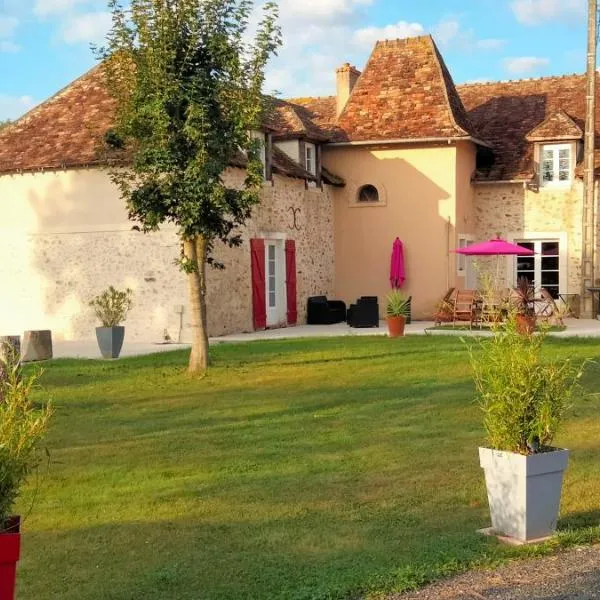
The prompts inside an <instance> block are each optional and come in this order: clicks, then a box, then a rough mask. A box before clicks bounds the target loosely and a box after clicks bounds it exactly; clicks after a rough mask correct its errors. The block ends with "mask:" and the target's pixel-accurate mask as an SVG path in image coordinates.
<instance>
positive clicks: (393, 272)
mask: <svg viewBox="0 0 600 600" xmlns="http://www.w3.org/2000/svg"><path fill="white" fill-rule="evenodd" d="M405 280H406V275H405V273H404V247H403V246H402V242H401V241H400V238H396V240H395V241H394V246H393V247H392V261H391V267H390V283H391V285H392V288H393V289H396V288H399V287H401V286H402V284H403V283H404V281H405Z"/></svg>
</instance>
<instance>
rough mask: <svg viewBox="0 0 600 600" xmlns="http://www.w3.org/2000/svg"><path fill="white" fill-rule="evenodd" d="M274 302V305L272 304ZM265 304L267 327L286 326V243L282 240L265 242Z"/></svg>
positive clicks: (267, 240)
mask: <svg viewBox="0 0 600 600" xmlns="http://www.w3.org/2000/svg"><path fill="white" fill-rule="evenodd" d="M273 263H274V264H273ZM273 267H274V273H273ZM273 287H274V289H273ZM272 292H274V295H273V293H272ZM273 300H274V302H275V303H274V305H273V304H272V303H273ZM265 304H266V307H265V308H266V313H267V327H279V326H282V325H286V323H287V289H286V277H285V242H284V240H281V239H266V240H265Z"/></svg>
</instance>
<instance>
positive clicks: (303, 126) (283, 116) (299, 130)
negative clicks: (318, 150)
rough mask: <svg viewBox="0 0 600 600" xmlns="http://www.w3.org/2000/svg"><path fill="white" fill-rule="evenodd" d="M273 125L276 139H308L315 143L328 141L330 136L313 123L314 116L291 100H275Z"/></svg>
mask: <svg viewBox="0 0 600 600" xmlns="http://www.w3.org/2000/svg"><path fill="white" fill-rule="evenodd" d="M274 108H275V110H274V115H273V118H272V119H271V124H272V125H273V128H274V130H275V131H274V133H273V138H274V139H286V138H294V137H298V138H306V139H310V140H313V141H317V142H318V141H326V140H328V139H329V137H330V135H328V134H327V132H326V131H325V130H323V129H321V128H320V127H319V126H318V124H316V123H315V122H313V120H312V114H311V112H310V111H308V110H307V109H306V107H304V106H302V105H301V104H295V103H294V102H293V101H291V100H280V99H277V100H275V106H274Z"/></svg>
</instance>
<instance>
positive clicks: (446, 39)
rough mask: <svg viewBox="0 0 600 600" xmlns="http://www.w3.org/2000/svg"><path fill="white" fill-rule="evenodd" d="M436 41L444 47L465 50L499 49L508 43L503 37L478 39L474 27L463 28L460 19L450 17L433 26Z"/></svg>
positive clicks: (432, 30)
mask: <svg viewBox="0 0 600 600" xmlns="http://www.w3.org/2000/svg"><path fill="white" fill-rule="evenodd" d="M431 33H432V35H433V37H434V39H435V41H436V42H437V43H438V44H439V45H440V46H442V47H443V48H456V49H458V50H462V51H463V52H474V51H476V50H498V49H499V48H501V47H502V46H504V44H505V43H506V41H505V40H502V39H496V38H493V39H491V38H490V39H481V40H480V39H478V38H477V36H476V35H475V31H474V30H473V29H463V27H462V25H461V22H460V19H458V18H456V17H449V18H445V19H442V20H441V21H440V22H439V23H437V25H434V26H433V27H431Z"/></svg>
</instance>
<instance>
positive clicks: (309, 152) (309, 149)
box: [304, 142, 317, 176]
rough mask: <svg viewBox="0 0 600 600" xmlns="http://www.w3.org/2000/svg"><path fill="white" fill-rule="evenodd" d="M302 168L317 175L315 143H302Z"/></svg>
mask: <svg viewBox="0 0 600 600" xmlns="http://www.w3.org/2000/svg"><path fill="white" fill-rule="evenodd" d="M304 168H305V169H306V170H307V171H308V172H309V173H310V174H311V175H315V176H316V175H317V146H316V145H315V144H309V143H308V142H307V143H305V144H304Z"/></svg>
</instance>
